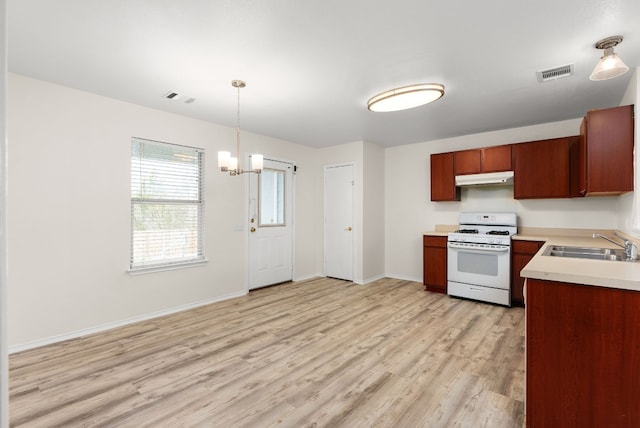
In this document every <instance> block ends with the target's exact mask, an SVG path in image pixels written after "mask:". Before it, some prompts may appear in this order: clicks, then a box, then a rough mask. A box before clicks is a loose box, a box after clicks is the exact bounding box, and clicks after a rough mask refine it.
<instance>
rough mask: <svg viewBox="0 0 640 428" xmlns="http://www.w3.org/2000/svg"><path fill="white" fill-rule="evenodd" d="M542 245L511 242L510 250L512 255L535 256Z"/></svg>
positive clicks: (532, 242)
mask: <svg viewBox="0 0 640 428" xmlns="http://www.w3.org/2000/svg"><path fill="white" fill-rule="evenodd" d="M542 245H543V243H542V242H539V241H513V243H512V249H513V252H514V253H523V254H535V253H537V252H538V250H539V249H540V247H542Z"/></svg>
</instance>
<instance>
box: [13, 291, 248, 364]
mask: <svg viewBox="0 0 640 428" xmlns="http://www.w3.org/2000/svg"><path fill="white" fill-rule="evenodd" d="M246 295H247V293H245V292H244V291H243V292H240V293H232V294H226V295H224V296H219V297H216V298H213V299H207V300H200V301H198V302H193V303H187V304H185V305H181V306H175V307H172V308H168V309H163V310H161V311H157V312H151V313H148V314H144V315H139V316H135V317H131V318H126V319H123V320H120V321H114V322H110V323H107V324H102V325H98V326H94V327H90V328H85V329H81V330H75V331H72V332H69V333H64V334H59V335H56V336H50V337H46V338H44V339H38V340H34V341H31V342H27V343H23V344H19V345H14V346H10V347H9V354H15V353H16V352H22V351H27V350H29V349H34V348H39V347H41V346H45V345H51V344H54V343H58V342H63V341H65V340H69V339H77V338H79V337H82V336H88V335H90V334H95V333H101V332H103V331H107V330H112V329H114V328H118V327H124V326H126V325H129V324H134V323H137V322H141V321H148V320H151V319H154V318H159V317H162V316H165V315H171V314H175V313H178V312H184V311H188V310H190V309H195V308H198V307H200V306H205V305H210V304H212V303H217V302H222V301H224V300H229V299H235V298H237V297H242V296H246Z"/></svg>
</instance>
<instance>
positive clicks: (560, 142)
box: [512, 136, 580, 199]
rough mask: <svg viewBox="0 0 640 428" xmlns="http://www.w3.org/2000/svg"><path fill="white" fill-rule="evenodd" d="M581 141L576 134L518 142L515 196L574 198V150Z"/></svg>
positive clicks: (515, 149)
mask: <svg viewBox="0 0 640 428" xmlns="http://www.w3.org/2000/svg"><path fill="white" fill-rule="evenodd" d="M579 140H580V137H579V136H574V137H565V138H553V139H550V140H541V141H531V142H528V143H520V144H514V145H513V149H512V150H513V161H514V165H513V166H514V168H513V170H514V182H513V197H514V198H515V199H539V198H568V197H570V196H571V181H570V177H571V174H570V169H569V168H570V153H571V147H572V146H573V145H577V144H579Z"/></svg>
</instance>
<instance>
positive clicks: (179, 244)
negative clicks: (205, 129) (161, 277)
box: [130, 138, 204, 271]
mask: <svg viewBox="0 0 640 428" xmlns="http://www.w3.org/2000/svg"><path fill="white" fill-rule="evenodd" d="M203 156H204V152H203V150H201V149H196V148H192V147H185V146H179V145H173V144H165V143H159V142H156V141H149V140H144V139H140V138H133V139H132V143H131V265H130V268H131V270H132V271H133V270H140V269H148V268H159V267H170V266H175V265H180V264H185V263H192V262H198V261H202V260H204V255H203V249H202V237H203V231H202V223H203V219H202V217H203V211H204V210H203V208H204V198H203V181H204V180H203Z"/></svg>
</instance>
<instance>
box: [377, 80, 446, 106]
mask: <svg viewBox="0 0 640 428" xmlns="http://www.w3.org/2000/svg"><path fill="white" fill-rule="evenodd" d="M443 95H444V85H441V84H440V83H420V84H417V85H409V86H403V87H401V88H396V89H391V90H389V91H385V92H383V93H381V94H378V95H376V96H374V97H371V98H370V99H369V101H367V108H368V109H369V110H371V111H374V112H388V111H399V110H407V109H410V108H414V107H419V106H422V105H425V104H429V103H432V102H434V101H436V100H439V99H440V98H442V96H443Z"/></svg>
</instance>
